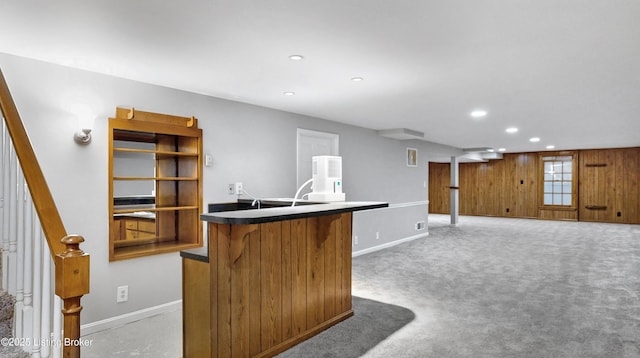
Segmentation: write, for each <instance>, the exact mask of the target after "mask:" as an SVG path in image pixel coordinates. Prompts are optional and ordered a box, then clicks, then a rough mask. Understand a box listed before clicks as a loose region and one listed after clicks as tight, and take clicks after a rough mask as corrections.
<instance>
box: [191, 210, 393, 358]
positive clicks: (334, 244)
mask: <svg viewBox="0 0 640 358" xmlns="http://www.w3.org/2000/svg"><path fill="white" fill-rule="evenodd" d="M274 203H275V204H274ZM261 204H262V205H263V208H262V209H249V210H243V209H246V208H247V205H249V206H250V204H242V203H241V202H240V201H239V202H238V203H227V204H212V205H213V206H214V210H215V208H217V209H218V210H227V211H218V212H211V213H208V214H202V215H201V220H203V221H206V222H207V223H208V225H207V226H208V239H209V245H208V248H202V249H193V250H185V251H182V252H181V256H182V258H183V259H182V275H183V284H182V285H183V355H184V357H189V358H191V357H271V356H274V355H276V354H278V353H280V352H283V351H285V350H286V349H288V348H290V347H292V346H294V345H296V344H298V343H300V342H301V341H303V340H305V339H308V338H310V337H312V336H313V335H315V334H317V333H319V332H321V331H323V330H325V329H327V328H328V327H330V326H332V325H334V324H336V323H338V322H340V321H342V320H344V319H346V318H348V317H350V316H352V315H353V310H352V306H351V225H352V212H353V211H359V210H369V209H377V208H383V207H387V206H388V204H387V203H380V202H339V203H326V204H313V205H300V206H295V207H292V206H287V207H283V206H281V205H282V203H281V202H279V201H275V202H269V201H266V200H263V201H262V202H261ZM276 204H281V205H276ZM212 205H210V209H211V207H212ZM215 205H217V207H215ZM243 205H244V207H242V206H243ZM272 205H273V206H274V207H268V208H264V207H265V206H272ZM220 208H222V209H220ZM210 211H211V210H210Z"/></svg>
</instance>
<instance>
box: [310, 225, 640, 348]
mask: <svg viewBox="0 0 640 358" xmlns="http://www.w3.org/2000/svg"><path fill="white" fill-rule="evenodd" d="M429 220H430V223H429V232H430V236H429V237H427V238H425V239H420V240H416V241H413V242H410V243H407V244H404V245H401V246H396V247H394V248H391V249H388V250H384V251H379V252H376V253H372V254H370V255H365V256H362V257H358V258H355V259H354V263H353V282H354V289H353V293H354V295H358V296H361V297H367V298H373V299H376V300H379V301H383V302H389V303H393V304H395V305H398V306H402V307H405V308H408V309H410V310H412V311H413V312H414V313H415V314H416V319H415V320H414V321H413V322H411V323H409V324H408V325H407V326H405V327H404V328H402V329H401V330H400V331H398V332H397V333H396V334H395V335H393V336H391V337H390V338H389V339H387V340H386V341H384V342H382V343H381V344H379V345H377V346H376V347H375V348H373V349H371V350H370V351H369V352H368V353H367V354H366V355H365V356H366V357H390V356H395V357H640V226H638V225H615V224H601V223H582V222H581V223H577V222H558V221H541V220H527V219H506V218H505V219H502V218H485V217H466V216H465V217H461V219H460V222H461V223H460V224H459V225H458V226H457V227H452V226H450V225H448V217H447V216H442V215H430V218H429ZM318 356H322V355H321V354H320V353H319V355H318Z"/></svg>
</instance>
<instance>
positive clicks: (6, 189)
mask: <svg viewBox="0 0 640 358" xmlns="http://www.w3.org/2000/svg"><path fill="white" fill-rule="evenodd" d="M2 138H3V142H2V174H1V175H2V195H3V197H2V217H0V220H2V230H1V233H0V234H1V235H2V265H3V266H4V267H6V265H7V264H8V262H9V261H8V260H9V210H11V203H10V200H9V193H10V190H11V180H10V176H11V170H10V166H9V162H10V159H9V158H11V149H10V148H11V139H10V138H9V134H8V132H7V128H6V125H5V124H4V121H2ZM8 286H9V270H6V269H5V270H2V289H4V290H8Z"/></svg>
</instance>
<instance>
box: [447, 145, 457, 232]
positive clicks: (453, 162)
mask: <svg viewBox="0 0 640 358" xmlns="http://www.w3.org/2000/svg"><path fill="white" fill-rule="evenodd" d="M458 185H459V181H458V158H456V157H455V156H453V157H451V187H450V190H449V191H450V193H451V194H450V195H451V198H450V200H449V201H450V203H451V204H450V207H451V225H457V224H458V212H459V208H458V194H459V191H460V190H458Z"/></svg>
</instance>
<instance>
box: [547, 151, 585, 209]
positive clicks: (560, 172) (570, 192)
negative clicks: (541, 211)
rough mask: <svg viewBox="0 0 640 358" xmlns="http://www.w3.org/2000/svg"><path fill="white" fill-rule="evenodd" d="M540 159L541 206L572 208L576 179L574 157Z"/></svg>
mask: <svg viewBox="0 0 640 358" xmlns="http://www.w3.org/2000/svg"><path fill="white" fill-rule="evenodd" d="M540 159H541V161H542V168H543V190H542V196H543V197H542V204H543V205H545V206H549V205H552V206H566V207H573V206H574V202H575V193H574V181H575V179H576V175H575V170H574V168H575V160H574V156H573V155H556V156H541V158H540Z"/></svg>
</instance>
